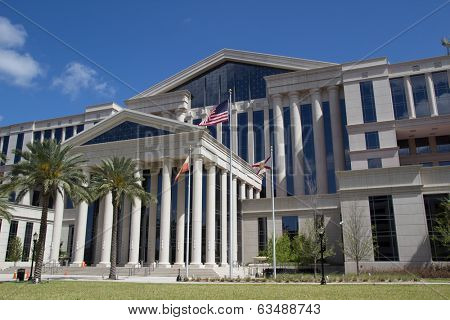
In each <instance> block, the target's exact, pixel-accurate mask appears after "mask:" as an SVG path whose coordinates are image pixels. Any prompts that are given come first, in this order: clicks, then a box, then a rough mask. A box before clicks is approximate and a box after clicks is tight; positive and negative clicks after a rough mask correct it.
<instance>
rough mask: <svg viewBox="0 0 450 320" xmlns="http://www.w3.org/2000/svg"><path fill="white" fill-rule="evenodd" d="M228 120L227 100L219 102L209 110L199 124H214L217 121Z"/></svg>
mask: <svg viewBox="0 0 450 320" xmlns="http://www.w3.org/2000/svg"><path fill="white" fill-rule="evenodd" d="M227 121H228V100H225V101H223V102H221V103H220V104H219V105H218V106H216V107H214V108H213V109H212V110H211V113H210V114H209V115H208V117H206V119H205V120H203V121H202V122H200V123H199V124H198V125H199V126H205V127H207V126H214V125H216V124H218V123H222V122H227Z"/></svg>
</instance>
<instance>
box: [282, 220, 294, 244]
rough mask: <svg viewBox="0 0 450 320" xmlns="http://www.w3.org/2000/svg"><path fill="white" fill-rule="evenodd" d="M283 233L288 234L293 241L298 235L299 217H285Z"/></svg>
mask: <svg viewBox="0 0 450 320" xmlns="http://www.w3.org/2000/svg"><path fill="white" fill-rule="evenodd" d="M281 220H282V226H283V233H287V234H288V235H289V238H291V239H293V238H294V237H295V236H297V235H298V217H297V216H285V217H281Z"/></svg>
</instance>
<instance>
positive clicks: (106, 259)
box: [97, 192, 113, 267]
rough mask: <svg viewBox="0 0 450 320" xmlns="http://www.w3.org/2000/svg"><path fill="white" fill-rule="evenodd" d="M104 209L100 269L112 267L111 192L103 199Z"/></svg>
mask: <svg viewBox="0 0 450 320" xmlns="http://www.w3.org/2000/svg"><path fill="white" fill-rule="evenodd" d="M102 202H103V204H102V206H101V207H102V208H103V210H102V211H103V212H102V215H103V229H102V248H101V249H102V251H101V258H100V262H99V263H98V264H97V266H99V267H109V266H110V265H111V239H112V225H113V204H112V194H111V192H109V193H108V194H107V195H106V196H104V197H103V199H102Z"/></svg>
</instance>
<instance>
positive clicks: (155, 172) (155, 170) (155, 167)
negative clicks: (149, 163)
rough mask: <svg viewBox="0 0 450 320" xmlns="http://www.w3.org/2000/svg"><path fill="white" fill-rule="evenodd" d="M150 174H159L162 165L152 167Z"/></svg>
mask: <svg viewBox="0 0 450 320" xmlns="http://www.w3.org/2000/svg"><path fill="white" fill-rule="evenodd" d="M149 170H150V175H152V176H153V175H157V174H159V171H161V167H160V166H153V167H151V168H150V169H149Z"/></svg>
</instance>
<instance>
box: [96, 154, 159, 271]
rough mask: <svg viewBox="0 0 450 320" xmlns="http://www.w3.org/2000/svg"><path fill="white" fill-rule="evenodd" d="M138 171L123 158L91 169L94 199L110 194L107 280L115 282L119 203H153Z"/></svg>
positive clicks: (134, 165)
mask: <svg viewBox="0 0 450 320" xmlns="http://www.w3.org/2000/svg"><path fill="white" fill-rule="evenodd" d="M138 171H139V169H138V166H137V162H136V161H134V160H132V159H128V158H125V157H121V158H119V157H113V158H111V159H108V160H103V161H102V162H101V164H99V165H97V166H94V167H93V168H92V169H91V182H90V189H91V194H92V197H93V198H94V199H98V198H101V197H104V196H105V195H107V194H108V193H110V192H111V195H112V205H113V225H112V239H111V258H110V259H111V260H110V262H111V267H110V271H109V279H113V280H116V279H117V275H116V264H117V261H116V260H117V256H116V254H117V221H118V217H119V210H120V209H121V207H120V203H121V200H122V199H123V198H124V197H127V198H129V199H130V200H131V201H133V199H134V198H140V199H141V200H142V203H143V204H148V203H150V202H151V201H154V199H153V197H152V196H151V195H150V193H148V192H146V191H145V189H144V188H143V187H142V185H141V182H142V179H141V178H140V177H139V176H138V175H137V173H138Z"/></svg>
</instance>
